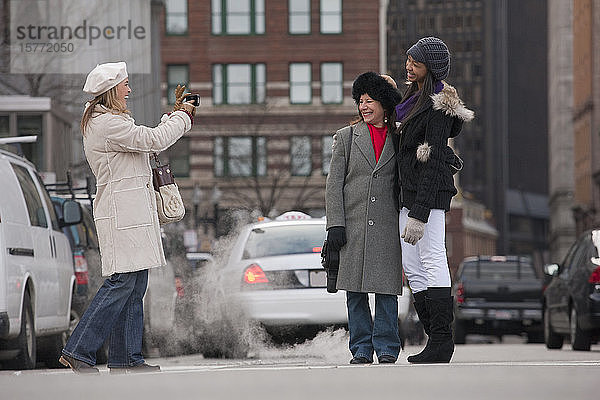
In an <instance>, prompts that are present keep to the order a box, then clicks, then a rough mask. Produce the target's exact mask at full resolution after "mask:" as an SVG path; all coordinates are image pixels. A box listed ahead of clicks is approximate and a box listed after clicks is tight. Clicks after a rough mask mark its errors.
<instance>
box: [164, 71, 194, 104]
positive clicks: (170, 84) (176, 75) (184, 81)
mask: <svg viewBox="0 0 600 400" xmlns="http://www.w3.org/2000/svg"><path fill="white" fill-rule="evenodd" d="M177 85H185V87H186V89H187V90H188V91H189V89H190V67H189V66H188V65H167V100H168V102H169V104H174V103H175V88H176V87H177Z"/></svg>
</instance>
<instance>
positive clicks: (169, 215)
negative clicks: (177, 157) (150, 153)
mask: <svg viewBox="0 0 600 400" xmlns="http://www.w3.org/2000/svg"><path fill="white" fill-rule="evenodd" d="M154 160H155V161H156V167H154V168H152V183H153V185H154V195H155V196H156V211H157V212H158V221H159V222H160V224H161V225H165V224H169V223H171V222H177V221H181V220H182V219H183V217H184V215H185V206H184V205H183V200H182V198H181V194H180V193H179V188H178V187H177V184H176V183H175V177H174V176H173V173H172V172H171V166H170V165H169V164H165V165H161V164H160V161H159V159H158V154H156V153H154Z"/></svg>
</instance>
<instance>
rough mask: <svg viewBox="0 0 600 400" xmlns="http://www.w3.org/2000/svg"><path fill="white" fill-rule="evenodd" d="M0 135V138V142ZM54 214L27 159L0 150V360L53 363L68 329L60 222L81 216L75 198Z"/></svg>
mask: <svg viewBox="0 0 600 400" xmlns="http://www.w3.org/2000/svg"><path fill="white" fill-rule="evenodd" d="M1 142H2V139H0V144H1ZM62 207H63V216H64V217H63V218H61V219H60V220H59V219H58V218H57V216H56V213H55V211H54V208H53V206H52V202H51V201H50V197H49V196H48V192H47V191H46V189H45V187H44V185H43V183H42V181H41V179H40V177H39V175H38V173H37V172H36V169H35V167H34V165H33V164H32V163H30V162H29V161H27V160H26V159H24V158H22V157H19V156H17V155H15V154H13V153H10V152H8V151H4V150H0V363H2V366H3V367H9V368H16V369H31V368H34V367H35V364H36V360H38V359H39V360H44V361H47V363H46V364H47V365H50V366H52V365H55V364H56V360H57V359H58V357H59V355H60V351H61V349H62V346H63V344H64V340H65V338H66V335H67V332H68V330H69V311H70V308H71V296H72V293H73V288H74V285H75V276H74V275H73V254H72V252H71V248H70V246H69V242H68V239H67V237H66V236H65V235H64V234H63V233H62V231H61V227H63V226H67V225H73V224H77V223H79V222H80V221H81V209H80V208H79V204H78V203H77V202H75V201H71V200H69V201H66V202H65V203H64V204H63V206H62Z"/></svg>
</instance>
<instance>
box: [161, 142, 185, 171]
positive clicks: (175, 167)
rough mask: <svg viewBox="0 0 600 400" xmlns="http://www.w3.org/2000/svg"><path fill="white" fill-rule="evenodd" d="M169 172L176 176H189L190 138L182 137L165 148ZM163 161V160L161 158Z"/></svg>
mask: <svg viewBox="0 0 600 400" xmlns="http://www.w3.org/2000/svg"><path fill="white" fill-rule="evenodd" d="M166 153H167V157H168V158H169V165H170V166H171V172H173V175H174V176H175V177H178V178H184V177H189V176H190V138H189V137H182V138H180V139H179V140H177V141H176V142H175V143H174V144H173V145H172V146H171V147H169V150H167V152H166ZM161 161H163V162H164V160H162V159H161Z"/></svg>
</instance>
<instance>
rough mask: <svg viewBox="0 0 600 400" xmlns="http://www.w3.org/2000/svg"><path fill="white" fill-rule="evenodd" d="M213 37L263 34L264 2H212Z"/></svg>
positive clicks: (219, 0) (260, 0)
mask: <svg viewBox="0 0 600 400" xmlns="http://www.w3.org/2000/svg"><path fill="white" fill-rule="evenodd" d="M211 13H212V33H213V34H214V35H253V34H257V35H260V34H264V33H265V0H212V8H211Z"/></svg>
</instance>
